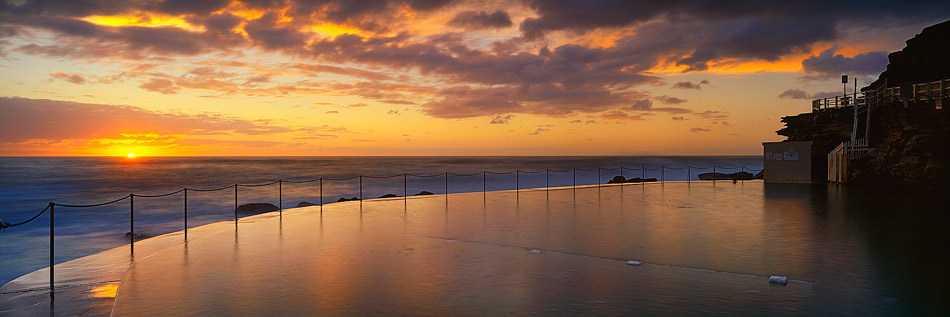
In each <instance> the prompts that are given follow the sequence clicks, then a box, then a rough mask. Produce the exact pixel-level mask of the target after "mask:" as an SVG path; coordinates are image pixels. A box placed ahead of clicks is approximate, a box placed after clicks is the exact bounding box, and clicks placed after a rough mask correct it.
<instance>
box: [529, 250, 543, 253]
mask: <svg viewBox="0 0 950 317" xmlns="http://www.w3.org/2000/svg"><path fill="white" fill-rule="evenodd" d="M528 252H531V253H541V250H538V249H534V250H531V251H528Z"/></svg>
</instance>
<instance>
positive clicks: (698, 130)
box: [689, 128, 712, 133]
mask: <svg viewBox="0 0 950 317" xmlns="http://www.w3.org/2000/svg"><path fill="white" fill-rule="evenodd" d="M710 131H712V130H709V129H706V128H692V129H689V132H692V133H697V132H710Z"/></svg>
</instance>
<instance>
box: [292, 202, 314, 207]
mask: <svg viewBox="0 0 950 317" xmlns="http://www.w3.org/2000/svg"><path fill="white" fill-rule="evenodd" d="M310 206H317V204H314V203H312V202H309V201H301V202H299V203H297V207H310Z"/></svg>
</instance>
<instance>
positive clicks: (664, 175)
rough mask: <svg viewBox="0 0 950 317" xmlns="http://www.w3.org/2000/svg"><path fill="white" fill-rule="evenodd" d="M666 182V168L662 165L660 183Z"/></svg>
mask: <svg viewBox="0 0 950 317" xmlns="http://www.w3.org/2000/svg"><path fill="white" fill-rule="evenodd" d="M665 181H666V166H663V165H660V183H662V182H665Z"/></svg>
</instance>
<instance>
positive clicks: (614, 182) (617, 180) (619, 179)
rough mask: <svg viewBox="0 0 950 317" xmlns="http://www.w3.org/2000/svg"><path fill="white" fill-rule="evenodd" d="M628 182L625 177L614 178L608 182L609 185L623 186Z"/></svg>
mask: <svg viewBox="0 0 950 317" xmlns="http://www.w3.org/2000/svg"><path fill="white" fill-rule="evenodd" d="M626 182H627V180H626V179H624V178H623V176H620V175H617V176H614V178H611V179H610V180H609V181H607V184H622V183H626Z"/></svg>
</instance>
